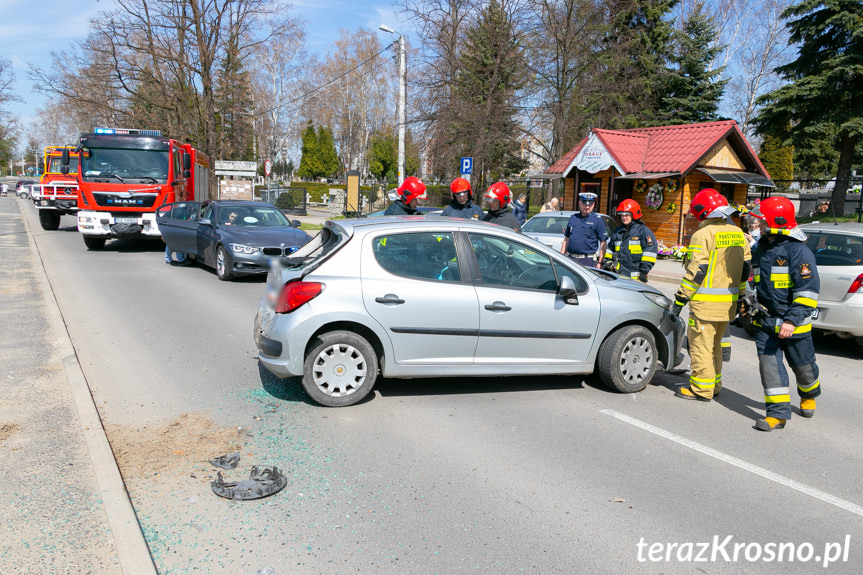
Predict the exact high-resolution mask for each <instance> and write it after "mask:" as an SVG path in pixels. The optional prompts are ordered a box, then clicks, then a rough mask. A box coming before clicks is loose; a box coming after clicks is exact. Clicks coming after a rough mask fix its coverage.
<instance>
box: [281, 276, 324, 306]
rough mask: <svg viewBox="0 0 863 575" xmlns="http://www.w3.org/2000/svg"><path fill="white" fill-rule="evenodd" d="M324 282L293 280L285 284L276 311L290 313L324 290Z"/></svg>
mask: <svg viewBox="0 0 863 575" xmlns="http://www.w3.org/2000/svg"><path fill="white" fill-rule="evenodd" d="M323 289H324V286H323V284H319V283H316V282H291V283H289V284H285V287H283V288H282V293H281V294H279V300H278V301H277V302H276V313H290V312H292V311H294V310H295V309H297V308H298V307H300V306H301V305H303V304H304V303H306V302H308V301H311V300H313V299H314V298H316V297H317V296H318V295H319V294H320V293H321V291H323Z"/></svg>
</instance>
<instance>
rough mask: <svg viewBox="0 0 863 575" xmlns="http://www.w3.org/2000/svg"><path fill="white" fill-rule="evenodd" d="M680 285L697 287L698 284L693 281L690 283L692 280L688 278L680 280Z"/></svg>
mask: <svg viewBox="0 0 863 575" xmlns="http://www.w3.org/2000/svg"><path fill="white" fill-rule="evenodd" d="M680 285H682V286H683V287H685V288H690V289H698V286H697V285H695V284H694V283H692V282H691V281H689V280H683V281H681V282H680Z"/></svg>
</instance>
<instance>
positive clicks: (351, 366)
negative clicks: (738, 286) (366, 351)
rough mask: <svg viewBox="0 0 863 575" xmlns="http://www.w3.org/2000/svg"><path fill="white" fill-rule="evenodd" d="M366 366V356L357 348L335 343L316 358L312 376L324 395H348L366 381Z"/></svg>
mask: <svg viewBox="0 0 863 575" xmlns="http://www.w3.org/2000/svg"><path fill="white" fill-rule="evenodd" d="M366 367H367V362H366V358H365V357H363V354H362V353H360V351H359V350H358V349H357V348H355V347H354V346H352V345H348V344H345V343H335V344H333V345H330V346H327V347H325V348H324V349H323V350H321V352H320V353H319V354H318V356H317V357H316V358H315V361H314V364H313V365H312V377H313V379H314V382H315V386H316V387H317V388H318V390H319V391H320V392H321V393H323V394H324V395H327V396H330V397H347V396H348V395H351V394H352V393H354V392H355V391H357V390H358V389H359V388H361V387H362V385H363V383H365V381H366V375H367V371H366Z"/></svg>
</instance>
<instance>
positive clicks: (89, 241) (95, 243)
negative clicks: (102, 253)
mask: <svg viewBox="0 0 863 575" xmlns="http://www.w3.org/2000/svg"><path fill="white" fill-rule="evenodd" d="M84 245H85V246H87V249H88V250H101V249H102V248H104V247H105V238H94V237H92V236H84Z"/></svg>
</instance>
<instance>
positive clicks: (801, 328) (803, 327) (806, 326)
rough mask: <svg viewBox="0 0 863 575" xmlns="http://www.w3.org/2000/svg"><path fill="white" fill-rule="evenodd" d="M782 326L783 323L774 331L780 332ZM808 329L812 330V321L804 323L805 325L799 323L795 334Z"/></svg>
mask: <svg viewBox="0 0 863 575" xmlns="http://www.w3.org/2000/svg"><path fill="white" fill-rule="evenodd" d="M781 327H782V325H781V324H780V325H777V326H776V327H775V328H774V331H775V332H776V333H779V329H780V328H781ZM807 331H812V324H811V323H805V324H803V325H798V326H797V327H795V328H794V333H795V334H798V333H806V332H807Z"/></svg>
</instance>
